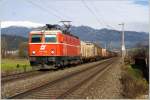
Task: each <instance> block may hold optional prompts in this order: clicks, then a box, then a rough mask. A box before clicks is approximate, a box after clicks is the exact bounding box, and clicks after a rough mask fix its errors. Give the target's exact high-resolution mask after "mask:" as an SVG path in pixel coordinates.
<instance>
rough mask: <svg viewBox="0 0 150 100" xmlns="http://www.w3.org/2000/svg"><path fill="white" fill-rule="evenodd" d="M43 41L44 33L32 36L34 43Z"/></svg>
mask: <svg viewBox="0 0 150 100" xmlns="http://www.w3.org/2000/svg"><path fill="white" fill-rule="evenodd" d="M41 41H42V35H39V34H34V35H32V38H31V42H32V43H39V42H41Z"/></svg>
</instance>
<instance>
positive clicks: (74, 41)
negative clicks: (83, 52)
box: [28, 25, 80, 69]
mask: <svg viewBox="0 0 150 100" xmlns="http://www.w3.org/2000/svg"><path fill="white" fill-rule="evenodd" d="M28 52H29V59H30V64H31V66H33V67H34V68H38V69H39V68H40V69H45V68H46V69H47V68H51V67H52V66H53V67H62V66H65V65H68V64H73V63H80V39H79V38H78V37H76V36H74V35H72V34H70V33H69V32H67V31H65V30H61V29H60V28H56V25H47V27H46V29H44V30H40V31H31V32H30V33H29V51H28ZM38 65H39V66H38Z"/></svg>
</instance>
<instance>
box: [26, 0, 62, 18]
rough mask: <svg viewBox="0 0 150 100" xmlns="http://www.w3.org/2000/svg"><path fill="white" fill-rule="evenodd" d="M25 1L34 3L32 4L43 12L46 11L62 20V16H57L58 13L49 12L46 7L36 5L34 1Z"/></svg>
mask: <svg viewBox="0 0 150 100" xmlns="http://www.w3.org/2000/svg"><path fill="white" fill-rule="evenodd" d="M26 1H27V2H28V3H30V4H32V5H34V6H36V7H38V8H39V9H41V10H43V11H44V12H47V13H48V14H51V15H53V16H55V17H57V18H58V19H60V20H63V18H62V17H60V16H58V15H56V14H54V13H52V12H50V11H49V10H48V9H46V8H44V7H43V6H40V5H38V4H36V3H34V2H32V1H31V0H26Z"/></svg>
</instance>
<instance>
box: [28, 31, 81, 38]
mask: <svg viewBox="0 0 150 100" xmlns="http://www.w3.org/2000/svg"><path fill="white" fill-rule="evenodd" d="M58 32H60V33H62V34H66V35H69V36H73V37H75V38H77V39H79V38H78V37H77V36H74V35H73V34H70V33H67V32H63V31H61V30H37V31H36V30H35V31H31V32H30V34H57V33H58Z"/></svg>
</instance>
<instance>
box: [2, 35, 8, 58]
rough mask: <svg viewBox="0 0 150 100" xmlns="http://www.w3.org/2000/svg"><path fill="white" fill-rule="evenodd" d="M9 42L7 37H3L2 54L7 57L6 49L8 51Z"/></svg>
mask: <svg viewBox="0 0 150 100" xmlns="http://www.w3.org/2000/svg"><path fill="white" fill-rule="evenodd" d="M7 46H8V45H7V42H6V39H5V37H3V38H1V54H2V58H5V57H6V51H7Z"/></svg>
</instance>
